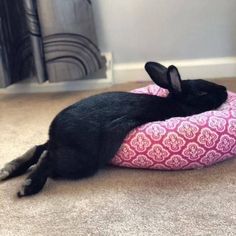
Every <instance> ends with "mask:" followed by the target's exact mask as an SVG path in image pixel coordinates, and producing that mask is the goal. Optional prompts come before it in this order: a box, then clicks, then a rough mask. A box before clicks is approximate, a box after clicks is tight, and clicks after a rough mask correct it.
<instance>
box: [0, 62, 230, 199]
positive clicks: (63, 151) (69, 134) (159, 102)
mask: <svg viewBox="0 0 236 236" xmlns="http://www.w3.org/2000/svg"><path fill="white" fill-rule="evenodd" d="M145 69H146V71H147V72H148V74H149V75H150V77H151V78H152V80H153V81H154V82H155V83H156V84H157V85H159V86H161V87H163V88H167V89H168V90H169V92H170V93H169V95H168V97H167V98H162V97H158V96H152V95H146V94H134V93H129V92H109V93H103V94H99V95H95V96H92V97H89V98H86V99H84V100H82V101H80V102H78V103H76V104H74V105H72V106H70V107H68V108H66V109H64V110H63V111H62V112H60V113H59V114H58V115H57V116H56V117H55V119H54V120H53V121H52V123H51V126H50V130H49V141H48V142H47V143H46V144H44V145H41V146H38V147H37V148H36V151H35V153H34V154H33V155H32V157H31V161H30V160H29V158H28V159H27V161H25V163H24V164H22V158H21V164H20V165H18V166H15V168H13V169H12V170H11V171H9V169H8V172H9V174H7V173H8V172H6V170H7V165H6V166H5V167H4V168H3V169H2V170H1V171H0V179H2V180H3V179H6V178H9V177H13V176H17V175H20V174H22V173H24V172H25V171H26V170H27V169H28V168H29V167H30V165H32V164H35V163H37V161H38V160H39V161H38V163H37V165H36V167H35V168H34V169H33V171H32V172H31V173H30V175H29V176H28V178H27V181H26V182H25V184H24V185H23V187H22V189H21V190H20V191H19V193H18V196H20V197H22V196H26V195H32V194H35V193H37V192H39V191H40V190H41V189H42V187H43V185H44V184H45V182H46V180H47V177H52V178H69V179H80V178H83V177H88V176H91V175H93V174H95V173H96V172H97V171H98V170H99V169H100V168H102V167H104V166H105V165H106V164H107V163H109V161H110V160H111V159H112V158H113V157H114V156H115V154H116V152H117V151H118V149H119V147H120V146H121V144H122V142H123V140H124V138H125V136H126V135H127V134H128V133H129V132H130V131H131V130H132V129H134V128H136V127H138V126H140V125H142V124H145V123H147V122H152V121H163V120H166V119H169V118H171V117H185V116H190V115H194V114H197V113H201V112H205V111H208V110H212V109H216V108H217V107H219V106H220V105H221V104H222V103H224V102H225V101H226V99H227V91H226V88H225V87H223V86H220V85H217V84H214V83H211V82H207V81H204V80H184V81H182V80H181V78H180V75H179V72H178V70H177V68H176V67H175V66H170V67H169V68H168V69H167V68H165V67H164V66H162V65H160V64H158V63H154V62H149V63H147V64H146V66H145ZM40 156H41V157H40ZM17 160H18V159H16V160H15V161H13V162H17ZM11 163H12V162H11ZM17 163H18V162H17ZM3 173H5V174H3Z"/></svg>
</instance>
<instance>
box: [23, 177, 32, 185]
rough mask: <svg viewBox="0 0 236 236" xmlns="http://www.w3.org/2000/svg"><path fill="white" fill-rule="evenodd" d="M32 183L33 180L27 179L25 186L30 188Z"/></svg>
mask: <svg viewBox="0 0 236 236" xmlns="http://www.w3.org/2000/svg"><path fill="white" fill-rule="evenodd" d="M31 183H32V179H26V180H25V182H24V184H23V186H29V185H31Z"/></svg>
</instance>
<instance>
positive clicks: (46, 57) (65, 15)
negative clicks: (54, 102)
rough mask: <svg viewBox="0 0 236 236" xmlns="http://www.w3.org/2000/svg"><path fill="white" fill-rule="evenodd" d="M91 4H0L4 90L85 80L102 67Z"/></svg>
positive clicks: (69, 0)
mask: <svg viewBox="0 0 236 236" xmlns="http://www.w3.org/2000/svg"><path fill="white" fill-rule="evenodd" d="M104 66H105V60H104V58H103V57H102V56H101V54H100V51H99V48H98V45H97V38H96V31H95V24H94V20H93V12H92V4H91V1H89V0H66V1H65V0H0V87H6V86H8V85H10V84H12V83H16V82H17V81H19V80H22V79H24V78H28V77H30V76H35V77H36V78H37V81H38V82H39V83H42V82H44V81H46V80H48V81H49V82H60V81H72V80H80V79H84V78H86V76H87V75H90V74H92V73H94V72H96V71H98V70H100V69H101V68H104Z"/></svg>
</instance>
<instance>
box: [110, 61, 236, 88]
mask: <svg viewBox="0 0 236 236" xmlns="http://www.w3.org/2000/svg"><path fill="white" fill-rule="evenodd" d="M160 63H161V64H163V65H165V66H169V65H175V66H177V67H178V68H179V71H180V73H181V76H182V78H183V79H213V78H214V79H217V78H226V77H236V57H224V58H207V59H190V60H176V61H160ZM144 65H145V63H144V62H142V63H126V64H115V65H114V67H113V68H114V71H113V74H114V82H115V83H118V84H119V83H125V82H131V81H148V80H150V79H149V77H148V75H147V73H146V72H145V70H144Z"/></svg>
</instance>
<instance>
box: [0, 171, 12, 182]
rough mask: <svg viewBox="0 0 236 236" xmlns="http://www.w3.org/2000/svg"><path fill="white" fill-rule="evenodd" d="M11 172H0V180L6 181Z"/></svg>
mask: <svg viewBox="0 0 236 236" xmlns="http://www.w3.org/2000/svg"><path fill="white" fill-rule="evenodd" d="M9 174H10V173H9V171H6V170H0V180H1V179H5V178H6V177H8V176H9Z"/></svg>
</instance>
